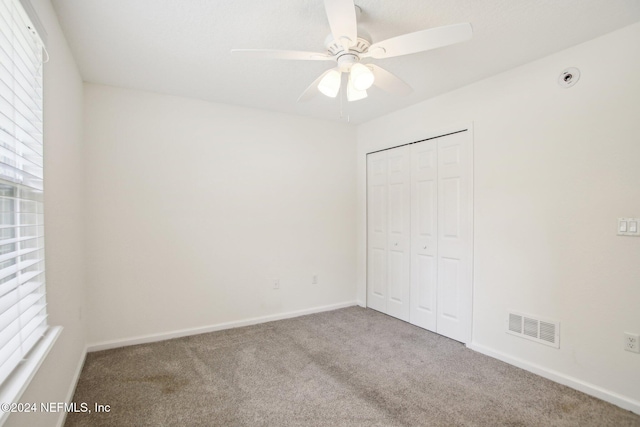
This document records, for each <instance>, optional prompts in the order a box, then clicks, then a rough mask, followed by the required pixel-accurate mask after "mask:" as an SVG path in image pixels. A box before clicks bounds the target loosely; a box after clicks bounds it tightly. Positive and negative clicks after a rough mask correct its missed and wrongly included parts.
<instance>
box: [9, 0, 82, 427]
mask: <svg viewBox="0 0 640 427" xmlns="http://www.w3.org/2000/svg"><path fill="white" fill-rule="evenodd" d="M32 4H33V6H34V8H35V9H36V12H37V14H38V17H39V18H40V20H41V21H42V23H43V25H44V27H45V30H46V31H47V34H48V37H49V38H48V43H47V50H48V52H49V54H50V57H51V59H50V61H49V62H48V63H47V64H45V68H44V173H45V203H44V206H45V228H46V233H47V237H46V242H45V245H46V246H45V253H46V259H45V262H46V269H47V273H46V276H47V303H48V305H47V310H48V312H49V324H51V325H62V326H63V327H64V329H63V331H62V334H61V335H60V337H59V338H58V341H57V342H56V343H55V345H54V347H53V348H52V349H51V352H50V353H49V355H48V356H47V358H46V359H45V360H44V362H43V364H42V366H41V367H40V369H39V370H38V372H37V374H36V376H35V377H34V379H33V380H32V381H31V383H30V385H29V387H28V388H27V390H26V391H25V393H24V395H23V396H22V397H21V398H20V402H38V404H39V402H65V401H67V400H68V399H70V398H71V395H70V393H71V392H72V391H73V389H74V387H75V381H76V376H77V375H78V374H79V369H80V368H81V363H82V361H83V360H84V354H85V335H86V333H85V322H84V320H81V319H80V311H81V309H82V307H83V306H84V263H83V254H84V249H83V242H84V237H83V233H84V215H83V200H82V195H83V176H82V175H83V167H82V108H83V99H82V90H83V87H82V79H81V77H80V74H79V72H78V69H77V68H76V64H75V61H74V59H73V57H72V56H71V52H70V50H69V48H68V46H67V42H66V40H65V39H64V35H63V34H62V31H61V30H60V27H59V26H58V21H57V18H56V16H55V12H54V10H53V8H52V7H51V4H50V3H49V0H32ZM85 315H86V310H85ZM63 415H64V414H62V413H59V414H56V413H51V414H44V413H37V414H33V413H31V414H12V415H11V416H10V417H9V419H8V421H7V423H6V424H5V425H6V426H25V425H29V426H52V425H55V424H56V423H57V422H59V421H61V420H62V417H63Z"/></svg>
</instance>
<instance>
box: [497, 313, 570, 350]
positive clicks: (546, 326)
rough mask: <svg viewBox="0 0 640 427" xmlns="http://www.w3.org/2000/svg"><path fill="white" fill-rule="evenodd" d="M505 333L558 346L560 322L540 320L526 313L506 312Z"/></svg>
mask: <svg viewBox="0 0 640 427" xmlns="http://www.w3.org/2000/svg"><path fill="white" fill-rule="evenodd" d="M507 314H508V318H507V333H508V334H511V335H517V336H519V337H522V338H526V339H528V340H531V341H535V342H537V343H540V344H545V345H549V346H551V347H555V348H560V322H556V321H553V320H542V319H540V318H536V317H534V316H529V315H528V314H522V313H516V312H513V311H510V312H508V313H507Z"/></svg>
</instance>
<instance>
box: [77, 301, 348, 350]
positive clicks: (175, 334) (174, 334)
mask: <svg viewBox="0 0 640 427" xmlns="http://www.w3.org/2000/svg"><path fill="white" fill-rule="evenodd" d="M355 305H357V302H356V301H349V302H343V303H339V304H331V305H324V306H321V307H313V308H307V309H304V310H297V311H289V312H286V313H277V314H270V315H268V316H261V317H252V318H250V319H245V320H236V321H233V322H225V323H218V324H216V325H210V326H202V327H197V328H190V329H181V330H178V331H171V332H163V333H159V334H149V335H142V336H138V337H133V338H125V339H121V340H112V341H104V342H101V343H96V344H89V345H88V346H87V351H88V352H93V351H100V350H108V349H111V348H118V347H127V346H130V345H136V344H146V343H150V342H157V341H164V340H169V339H172V338H180V337H186V336H189V335H198V334H205V333H207V332H215V331H222V330H224V329H231V328H239V327H242V326H250V325H257V324H259V323H266V322H272V321H274V320H282V319H289V318H292V317H298V316H304V315H305V314H313V313H320V312H323V311H331V310H337V309H340V308H346V307H353V306H355Z"/></svg>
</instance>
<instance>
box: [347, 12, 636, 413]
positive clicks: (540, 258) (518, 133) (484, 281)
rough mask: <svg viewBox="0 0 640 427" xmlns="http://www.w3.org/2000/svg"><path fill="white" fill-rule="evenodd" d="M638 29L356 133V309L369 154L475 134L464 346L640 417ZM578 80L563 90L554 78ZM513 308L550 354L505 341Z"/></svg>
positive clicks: (425, 104)
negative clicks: (630, 224) (549, 326)
mask: <svg viewBox="0 0 640 427" xmlns="http://www.w3.org/2000/svg"><path fill="white" fill-rule="evenodd" d="M638 40H640V23H638V24H635V25H633V26H630V27H627V28H624V29H622V30H619V31H617V32H614V33H611V34H609V35H606V36H604V37H601V38H598V39H596V40H593V41H590V42H587V43H584V44H581V45H579V46H576V47H574V48H571V49H568V50H566V51H563V52H560V53H558V54H555V55H552V56H549V57H547V58H544V59H541V60H539V61H536V62H533V63H530V64H527V65H525V66H522V67H519V68H517V69H513V70H511V71H509V72H506V73H503V74H500V75H497V76H495V77H492V78H489V79H486V80H484V81H481V82H479V83H476V84H473V85H470V86H467V87H464V88H462V89H460V90H457V91H455V92H451V93H449V94H446V95H443V96H440V97H438V98H435V99H431V100H429V101H426V102H423V103H421V104H418V105H415V106H413V107H410V108H407V109H405V110H402V111H398V112H395V113H393V114H390V115H388V116H385V117H382V118H379V119H377V120H373V121H371V122H368V123H366V124H363V125H361V126H359V128H358V299H359V301H361V302H364V301H365V298H366V293H365V289H366V283H365V280H366V279H365V271H366V270H365V261H366V258H365V245H366V241H365V234H366V228H365V221H366V217H365V196H366V194H365V176H366V175H365V154H366V153H367V152H370V151H373V150H375V149H380V148H384V147H391V146H394V145H399V144H403V143H408V142H412V141H416V140H419V139H422V138H424V137H425V136H430V135H432V134H433V133H434V132H436V131H437V130H439V129H442V128H450V127H451V126H454V127H455V125H456V124H458V123H471V122H473V128H474V150H475V161H474V168H475V173H474V185H475V208H474V217H475V233H474V237H475V244H474V256H475V263H474V322H473V345H472V348H475V349H477V350H480V351H484V352H487V353H490V354H493V355H494V356H498V357H501V358H503V359H505V360H509V361H510V362H512V363H520V364H521V365H522V366H526V367H527V368H529V369H533V370H536V369H538V372H542V373H545V375H547V376H549V377H553V378H555V379H557V380H560V381H564V382H565V383H569V384H571V385H572V386H574V387H578V388H582V389H583V390H587V391H589V392H590V393H592V394H596V395H600V396H602V397H606V398H607V399H609V400H611V401H614V402H616V403H618V404H619V405H622V406H624V407H626V408H628V409H633V410H634V411H636V412H639V413H640V386H639V385H640V369H638V366H640V365H639V364H640V355H638V354H633V353H629V352H625V351H623V350H622V334H623V332H624V331H630V332H636V333H640V303H639V302H640V286H639V284H640V283H639V278H640V261H639V260H640V238H630V237H618V236H616V218H618V217H623V216H636V217H640V143H639V141H638V135H640V122H639V121H638V118H639V117H640V102H638V100H639V99H640V84H639V81H638V76H640V49H638ZM570 66H575V67H578V68H579V69H580V70H581V71H582V77H581V79H580V81H579V82H578V84H577V85H576V86H574V87H573V88H571V89H563V88H560V87H559V86H558V85H557V83H556V79H557V77H558V75H559V74H560V73H561V71H562V70H563V69H565V68H566V67H570ZM508 309H512V310H517V311H521V312H524V313H527V314H533V315H538V316H543V317H548V318H551V319H557V320H559V321H560V322H561V339H560V345H561V348H560V349H559V350H557V349H553V348H551V347H546V346H543V345H540V344H536V343H534V342H530V341H526V340H523V339H521V338H518V337H514V336H511V335H508V334H506V333H505V332H504V328H505V325H504V320H505V317H506V311H507V310H508Z"/></svg>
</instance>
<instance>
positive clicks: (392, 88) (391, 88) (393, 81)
mask: <svg viewBox="0 0 640 427" xmlns="http://www.w3.org/2000/svg"><path fill="white" fill-rule="evenodd" d="M367 67H370V68H371V71H373V76H374V77H375V80H374V81H373V84H374V86H378V87H379V88H380V89H382V90H384V91H385V92H388V93H392V94H395V95H402V96H405V95H409V94H410V93H411V92H413V89H411V86H409V85H408V84H406V83H405V82H403V81H402V80H400V78H399V77H398V76H396V75H395V74H392V73H390V72H389V71H387V70H385V69H384V68H382V67H378V66H377V65H374V64H367Z"/></svg>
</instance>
